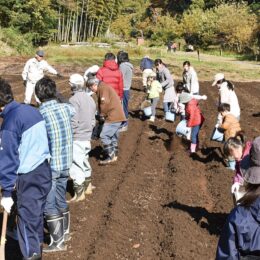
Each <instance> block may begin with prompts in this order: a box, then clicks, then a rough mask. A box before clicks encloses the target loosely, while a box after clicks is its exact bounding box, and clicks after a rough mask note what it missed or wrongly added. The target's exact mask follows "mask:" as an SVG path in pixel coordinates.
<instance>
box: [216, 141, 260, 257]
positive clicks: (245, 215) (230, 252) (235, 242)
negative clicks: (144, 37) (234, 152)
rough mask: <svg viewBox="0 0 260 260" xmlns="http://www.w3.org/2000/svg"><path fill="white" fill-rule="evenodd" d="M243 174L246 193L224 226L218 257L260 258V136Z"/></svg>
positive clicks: (253, 145) (252, 149) (253, 146)
mask: <svg viewBox="0 0 260 260" xmlns="http://www.w3.org/2000/svg"><path fill="white" fill-rule="evenodd" d="M242 176H243V182H244V187H245V194H244V196H243V197H242V198H241V199H240V200H239V201H238V206H236V207H235V208H234V209H233V210H232V211H231V213H230V215H229V216H228V219H227V221H226V223H225V225H224V227H223V229H222V233H221V236H220V239H219V242H218V247H217V254H216V260H224V259H259V258H260V137H257V138H255V140H254V141H253V143H252V148H251V153H250V158H249V167H248V168H247V169H245V170H243V172H242Z"/></svg>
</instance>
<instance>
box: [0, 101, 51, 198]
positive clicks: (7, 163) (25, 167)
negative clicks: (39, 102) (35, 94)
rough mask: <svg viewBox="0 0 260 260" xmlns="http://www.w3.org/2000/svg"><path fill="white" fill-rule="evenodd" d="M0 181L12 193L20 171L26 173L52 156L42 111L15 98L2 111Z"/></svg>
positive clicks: (4, 192)
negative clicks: (18, 101) (20, 102)
mask: <svg viewBox="0 0 260 260" xmlns="http://www.w3.org/2000/svg"><path fill="white" fill-rule="evenodd" d="M1 117H2V118H3V123H2V125H1V130H0V185H1V187H2V193H3V196H4V197H9V196H11V192H12V191H13V189H14V185H15V182H16V178H17V174H26V173H29V172H31V171H33V170H34V169H35V168H37V167H38V166H39V165H40V164H41V163H42V162H44V161H45V160H46V159H49V158H50V153H49V146H48V138H47V131H46V127H45V122H44V120H43V118H42V116H41V114H40V113H39V111H38V110H37V109H35V108H33V107H31V106H29V105H23V104H19V103H17V102H16V101H12V102H11V103H9V104H7V105H6V106H5V108H4V110H3V112H2V113H1Z"/></svg>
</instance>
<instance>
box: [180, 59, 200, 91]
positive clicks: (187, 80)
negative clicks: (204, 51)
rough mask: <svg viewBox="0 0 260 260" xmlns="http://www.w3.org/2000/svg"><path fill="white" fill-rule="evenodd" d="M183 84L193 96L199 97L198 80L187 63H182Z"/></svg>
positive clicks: (193, 70)
mask: <svg viewBox="0 0 260 260" xmlns="http://www.w3.org/2000/svg"><path fill="white" fill-rule="evenodd" d="M182 77H183V84H184V87H186V88H187V89H188V90H189V92H190V93H191V94H193V95H199V88H200V87H199V80H198V76H197V73H196V71H195V69H194V68H193V67H192V66H191V64H190V62H189V61H184V62H183V73H182Z"/></svg>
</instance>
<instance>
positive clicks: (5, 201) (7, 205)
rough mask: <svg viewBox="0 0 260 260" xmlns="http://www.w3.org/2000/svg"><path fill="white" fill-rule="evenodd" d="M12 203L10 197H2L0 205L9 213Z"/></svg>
mask: <svg viewBox="0 0 260 260" xmlns="http://www.w3.org/2000/svg"><path fill="white" fill-rule="evenodd" d="M13 204H14V201H13V199H12V198H11V197H3V198H2V199H1V206H3V208H4V209H5V211H6V212H7V213H8V214H9V213H10V212H11V208H12V206H13Z"/></svg>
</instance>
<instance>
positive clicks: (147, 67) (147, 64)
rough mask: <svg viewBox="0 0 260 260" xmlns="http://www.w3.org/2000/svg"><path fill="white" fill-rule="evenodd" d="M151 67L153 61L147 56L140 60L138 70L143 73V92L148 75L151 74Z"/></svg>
mask: <svg viewBox="0 0 260 260" xmlns="http://www.w3.org/2000/svg"><path fill="white" fill-rule="evenodd" d="M153 66H154V62H153V60H151V59H150V57H149V56H148V55H146V56H145V57H144V58H143V59H142V60H141V64H140V69H141V71H142V73H143V75H142V77H143V88H144V90H146V88H147V78H148V75H150V74H151V73H152V72H153Z"/></svg>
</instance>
